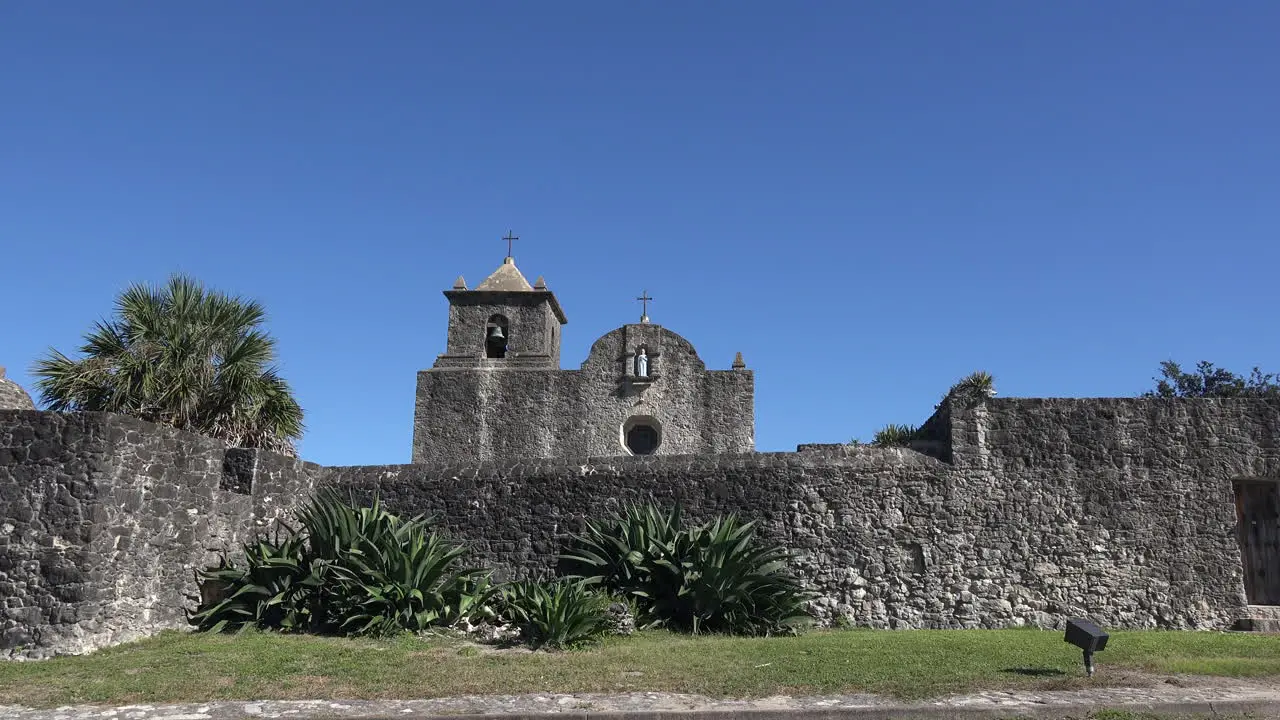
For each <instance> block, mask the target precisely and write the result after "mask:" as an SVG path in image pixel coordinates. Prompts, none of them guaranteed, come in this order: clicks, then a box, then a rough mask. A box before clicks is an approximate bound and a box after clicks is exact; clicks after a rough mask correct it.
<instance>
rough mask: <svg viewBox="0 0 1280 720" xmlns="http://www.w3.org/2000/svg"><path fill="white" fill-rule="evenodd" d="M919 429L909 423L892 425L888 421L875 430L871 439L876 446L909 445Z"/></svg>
mask: <svg viewBox="0 0 1280 720" xmlns="http://www.w3.org/2000/svg"><path fill="white" fill-rule="evenodd" d="M919 431H920V429H919V428H916V427H913V426H911V425H894V424H893V423H890V424H888V425H885V426H884V427H883V428H881V429H879V430H877V431H876V436H875V439H873V440H872V441H871V444H872V445H875V446H876V447H882V448H884V447H909V446H910V445H911V441H912V440H914V439H915V438H916V435H917V434H918V433H919Z"/></svg>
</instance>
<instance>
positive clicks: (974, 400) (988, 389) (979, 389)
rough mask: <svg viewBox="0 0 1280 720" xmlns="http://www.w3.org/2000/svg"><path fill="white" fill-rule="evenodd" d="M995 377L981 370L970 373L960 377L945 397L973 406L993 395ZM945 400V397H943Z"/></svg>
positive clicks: (966, 405) (994, 391)
mask: <svg viewBox="0 0 1280 720" xmlns="http://www.w3.org/2000/svg"><path fill="white" fill-rule="evenodd" d="M995 395H996V387H995V378H994V377H992V375H991V373H989V372H985V371H983V370H978V371H977V372H973V373H970V374H968V375H966V376H964V377H963V378H961V379H960V381H959V382H957V383H956V384H955V385H952V386H951V389H950V390H948V391H947V395H946V397H947V398H951V399H953V400H956V401H958V402H960V403H961V404H962V405H964V406H965V407H973V406H974V405H977V404H978V403H981V402H983V401H984V400H988V399H990V398H993V397H995ZM944 400H945V398H944Z"/></svg>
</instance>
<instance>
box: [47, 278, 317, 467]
mask: <svg viewBox="0 0 1280 720" xmlns="http://www.w3.org/2000/svg"><path fill="white" fill-rule="evenodd" d="M116 314H117V317H116V318H114V319H112V320H108V321H99V322H98V323H97V324H96V325H95V327H94V329H93V330H92V331H91V332H89V333H87V334H86V335H85V337H84V340H85V343H84V345H83V346H82V347H81V348H80V352H82V353H83V354H84V356H85V357H84V358H83V359H80V360H72V359H70V358H68V357H67V356H65V355H63V354H62V353H60V352H58V351H57V350H54V349H52V348H51V349H50V351H49V354H48V355H47V356H46V357H45V358H44V359H42V360H40V361H38V362H37V363H36V365H35V367H34V369H33V374H34V375H35V376H36V377H37V378H39V379H38V380H37V382H36V388H37V389H38V390H39V392H40V396H41V400H42V402H43V403H44V404H45V406H46V407H47V408H48V409H50V410H54V411H58V412H68V411H81V410H83V411H103V412H115V413H122V414H125V415H131V416H133V417H136V418H139V419H142V420H147V421H150V422H155V423H164V424H168V425H172V426H173V427H176V428H178V429H181V430H190V431H193V432H198V433H203V434H205V435H210V436H213V437H218V438H222V439H224V440H227V441H228V442H230V443H232V444H233V445H236V446H239V447H254V448H263V449H267V450H273V451H276V452H281V453H285V454H288V455H295V454H296V449H295V445H294V442H295V441H296V440H297V439H298V438H299V437H301V436H302V429H303V425H302V408H301V407H299V405H298V402H297V400H296V399H294V397H293V392H292V390H290V388H289V385H288V383H286V382H285V381H284V380H282V379H281V378H280V376H279V375H278V374H277V372H276V368H275V367H274V366H273V365H272V363H273V362H274V361H275V340H274V339H273V338H271V337H270V336H269V335H267V334H266V333H265V332H263V331H262V330H260V329H258V325H259V324H260V323H262V322H263V320H264V319H265V318H266V313H265V311H264V310H263V308H262V306H261V305H259V304H258V303H257V302H255V301H253V300H246V299H242V298H236V297H230V296H227V295H224V294H222V293H219V292H214V291H206V290H205V289H204V287H203V286H201V285H200V284H199V283H198V282H196V281H194V280H191V279H189V278H187V277H184V276H181V275H174V276H173V277H171V278H170V279H169V282H168V284H167V285H165V286H164V287H161V288H151V287H148V286H146V285H133V286H130V287H129V288H128V289H127V290H125V291H124V292H123V293H121V294H120V296H119V297H118V298H116Z"/></svg>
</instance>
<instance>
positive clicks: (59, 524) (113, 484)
mask: <svg viewBox="0 0 1280 720" xmlns="http://www.w3.org/2000/svg"><path fill="white" fill-rule="evenodd" d="M238 452H239V454H240V457H239V460H240V472H241V474H242V475H243V477H242V482H241V483H240V484H239V485H238V486H236V489H234V490H224V489H223V487H224V486H225V485H226V482H225V478H224V476H225V474H226V467H225V463H224V460H225V458H226V456H227V449H226V447H225V446H224V445H223V444H222V443H220V442H219V441H216V440H212V439H210V438H206V437H202V436H199V435H194V434H191V433H185V432H180V431H177V430H173V429H172V428H166V427H161V426H157V425H152V424H150V423H145V422H142V421H138V420H134V419H132V418H128V417H123V416H119V415H109V414H103V413H75V414H58V413H44V412H32V411H12V410H10V411H0V518H3V519H2V520H0V598H2V599H3V600H2V602H3V606H4V607H3V618H2V622H3V624H2V625H0V651H2V652H3V653H4V654H5V655H7V656H10V657H15V658H40V657H46V656H49V655H51V654H54V653H78V652H84V651H87V650H92V649H95V648H99V647H104V646H107V645H114V644H117V643H121V642H127V641H129V640H133V639H136V638H140V637H145V636H147V635H151V634H153V633H155V632H158V631H159V630H162V629H165V628H182V627H186V621H185V615H184V610H186V609H189V608H194V606H195V602H194V600H193V598H194V597H196V596H197V593H198V589H197V586H196V584H195V582H194V575H193V572H194V570H195V569H196V568H199V567H206V566H208V565H211V564H214V563H215V562H216V559H217V556H218V552H220V551H223V550H227V551H232V552H234V551H236V550H237V549H238V548H239V546H240V544H241V543H244V542H247V541H248V540H249V539H251V538H252V537H253V535H254V533H255V531H256V530H261V529H264V528H266V526H267V525H268V523H270V522H271V521H272V520H274V519H275V518H277V517H283V516H285V515H287V514H288V513H289V512H291V511H292V510H293V509H294V507H295V506H296V504H297V502H298V499H299V498H301V497H305V496H306V495H307V494H308V493H309V492H310V491H311V489H312V488H313V487H314V484H315V481H316V480H317V479H318V471H319V470H320V468H319V466H316V465H313V464H309V463H304V462H301V461H297V460H294V459H291V458H285V457H282V456H277V455H271V454H267V453H263V454H261V456H258V454H257V453H256V452H254V451H238ZM246 453H247V454H248V457H246V456H245V455H246ZM244 473H247V475H244Z"/></svg>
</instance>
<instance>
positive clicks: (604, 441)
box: [412, 258, 755, 464]
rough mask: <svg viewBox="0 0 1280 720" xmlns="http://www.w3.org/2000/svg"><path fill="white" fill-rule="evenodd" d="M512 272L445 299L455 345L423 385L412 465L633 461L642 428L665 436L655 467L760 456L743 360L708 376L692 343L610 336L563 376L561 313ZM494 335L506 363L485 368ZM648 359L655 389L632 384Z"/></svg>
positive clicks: (648, 332) (509, 267)
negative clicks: (636, 433) (631, 442)
mask: <svg viewBox="0 0 1280 720" xmlns="http://www.w3.org/2000/svg"><path fill="white" fill-rule="evenodd" d="M507 260H508V262H505V263H504V264H503V265H502V266H500V267H499V268H498V270H497V271H495V272H494V274H493V275H491V276H490V277H489V278H488V279H486V280H485V281H484V282H483V283H481V284H480V286H479V287H478V288H476V289H475V290H465V289H457V287H455V289H453V290H447V291H445V293H444V294H445V296H446V297H447V298H448V299H449V330H448V342H447V347H446V351H445V353H444V354H442V355H440V356H439V358H437V360H436V362H435V365H434V366H433V367H432V368H431V369H429V370H423V371H421V372H419V373H418V389H417V399H416V403H415V412H414V433H413V454H412V461H413V462H414V463H417V464H439V463H458V462H468V463H474V462H483V461H491V460H499V459H502V458H525V457H528V458H553V457H573V456H588V455H590V456H609V455H630V454H631V451H630V450H629V449H628V448H627V446H626V444H625V443H624V433H625V432H626V431H627V430H628V429H629V428H630V427H632V426H634V425H635V424H645V425H649V426H651V427H653V428H655V429H656V430H657V431H658V434H659V444H658V447H657V450H656V453H655V454H658V455H680V454H696V453H724V452H750V451H752V450H754V448H755V400H754V398H755V385H754V377H753V374H752V372H751V371H750V370H748V369H746V364H745V363H743V362H741V354H739V356H738V358H737V361H735V363H734V368H733V369H731V370H721V371H715V370H711V371H709V370H707V367H706V364H705V363H703V361H702V360H701V359H700V358H699V357H698V353H697V351H696V350H694V348H693V345H692V344H690V343H689V341H688V340H686V339H684V338H683V337H681V336H679V335H677V334H676V333H674V332H672V331H670V330H667V329H666V328H663V327H662V326H660V325H655V324H651V323H647V322H643V323H636V324H629V325H624V326H622V327H620V328H617V329H616V330H613V331H611V332H609V333H607V334H606V335H604V336H603V337H601V338H600V339H598V340H596V342H595V343H594V344H593V345H592V347H591V351H590V353H589V354H588V357H587V359H586V361H584V362H583V363H582V366H581V367H580V368H579V369H578V370H561V369H560V328H561V326H562V325H563V324H564V323H565V322H566V320H565V315H564V312H563V311H562V310H561V309H560V305H559V303H558V302H557V301H556V299H555V295H554V294H553V293H551V291H550V290H547V289H546V284H545V283H544V282H542V281H541V280H539V282H538V283H536V284H535V285H534V286H530V285H529V283H528V282H527V281H525V279H524V277H523V276H522V275H520V271H519V270H518V269H517V268H516V266H515V264H514V262H511V261H510V260H511V259H510V258H507ZM495 323H501V324H503V327H504V334H505V335H506V336H507V338H508V340H509V348H508V352H507V355H506V356H505V357H502V358H489V357H486V349H485V338H486V336H487V335H486V333H487V329H488V328H489V327H491V326H492V325H494V324H495ZM640 348H643V349H644V350H645V351H646V355H647V357H648V358H649V372H648V376H647V377H637V375H636V372H635V363H634V358H635V354H636V352H637V351H638V350H639V349H640Z"/></svg>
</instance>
